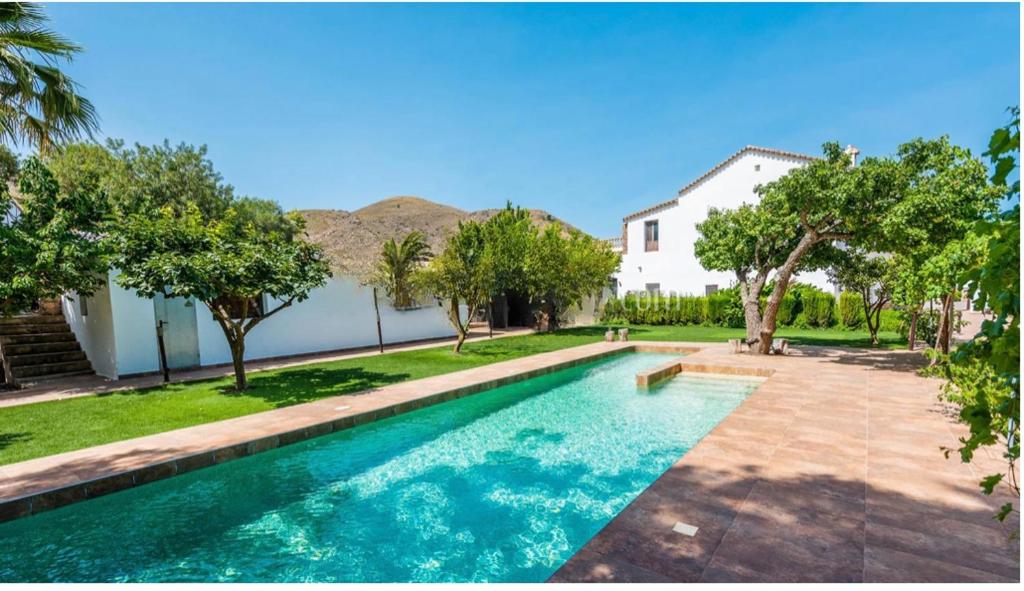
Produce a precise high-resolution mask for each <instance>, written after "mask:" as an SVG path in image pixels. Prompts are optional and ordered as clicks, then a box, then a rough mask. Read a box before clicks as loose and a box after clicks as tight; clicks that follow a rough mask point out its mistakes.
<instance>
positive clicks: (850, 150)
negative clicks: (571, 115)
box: [846, 144, 860, 166]
mask: <svg viewBox="0 0 1024 591" xmlns="http://www.w3.org/2000/svg"><path fill="white" fill-rule="evenodd" d="M846 153H847V154H849V155H850V165H851V166H857V155H858V154H860V150H858V149H857V146H854V145H853V144H850V145H848V146H846Z"/></svg>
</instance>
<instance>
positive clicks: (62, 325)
mask: <svg viewBox="0 0 1024 591" xmlns="http://www.w3.org/2000/svg"><path fill="white" fill-rule="evenodd" d="M52 332H71V327H70V326H68V323H67V322H35V323H29V324H0V336H10V335H18V334H39V333H52Z"/></svg>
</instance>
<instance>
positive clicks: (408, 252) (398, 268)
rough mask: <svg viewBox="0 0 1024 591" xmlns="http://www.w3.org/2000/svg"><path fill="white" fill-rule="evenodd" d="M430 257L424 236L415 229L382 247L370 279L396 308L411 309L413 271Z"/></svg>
mask: <svg viewBox="0 0 1024 591" xmlns="http://www.w3.org/2000/svg"><path fill="white" fill-rule="evenodd" d="M430 256H431V253H430V247H429V246H428V245H427V241H426V237H425V236H424V235H423V233H422V232H420V231H418V230H413V231H412V232H410V233H409V234H408V235H407V236H406V237H405V238H404V239H402V242H400V243H399V242H395V239H394V238H392V239H390V240H388V241H387V242H385V243H384V244H383V245H382V246H381V249H380V259H378V261H377V268H376V271H375V273H374V280H373V282H374V284H376V285H378V286H380V287H382V288H383V289H384V292H385V293H387V295H388V297H389V298H391V302H392V304H394V306H395V307H396V308H398V309H402V308H411V307H412V306H413V305H414V304H415V289H414V285H413V283H414V282H413V274H414V272H415V271H416V269H418V268H419V266H420V264H421V263H423V262H424V261H426V260H427V259H428V258H430Z"/></svg>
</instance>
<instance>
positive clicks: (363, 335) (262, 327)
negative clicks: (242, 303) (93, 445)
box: [196, 276, 465, 365]
mask: <svg viewBox="0 0 1024 591" xmlns="http://www.w3.org/2000/svg"><path fill="white" fill-rule="evenodd" d="M426 303H427V304H428V305H426V306H425V307H423V308H420V309H417V310H406V311H398V310H395V309H394V308H392V307H391V303H390V302H389V301H388V299H387V298H386V297H385V296H384V295H383V294H380V296H379V304H380V320H381V332H382V333H383V335H384V342H385V343H398V342H403V341H415V340H421V339H431V338H441V337H450V336H454V335H455V330H454V329H453V328H452V327H451V324H449V322H448V319H447V316H445V313H444V310H443V309H442V308H441V307H440V306H438V305H437V303H436V301H435V300H434V299H432V298H430V299H428V300H427V302H426ZM274 305H275V304H271V305H270V307H271V308H272V307H274ZM463 313H465V312H463ZM196 322H197V324H198V329H199V362H200V363H201V364H202V365H214V364H219V363H231V350H230V349H229V348H228V343H227V340H226V339H225V338H224V331H223V330H221V328H220V325H218V324H217V321H216V320H214V319H213V314H212V313H211V312H210V311H209V309H208V308H206V307H205V306H202V305H200V306H197V307H196ZM376 344H377V319H376V316H375V315H374V311H373V291H372V289H371V288H369V287H363V286H360V285H359V284H358V282H357V281H355V280H354V279H352V278H351V277H344V276H343V277H335V278H333V279H331V280H330V281H328V283H327V285H326V286H324V287H322V288H320V289H317V290H314V291H313V292H311V293H310V296H309V299H307V300H306V301H304V302H301V303H296V304H293V305H292V306H291V307H290V308H287V309H285V310H282V311H281V312H279V313H278V314H275V315H274V316H272V317H271V318H268V319H267V320H264V321H263V322H261V323H260V324H259V325H257V326H256V328H254V329H253V330H252V332H250V333H249V335H248V336H247V337H246V344H245V358H246V359H260V358H264V357H278V356H282V355H296V354H301V353H314V352H317V351H331V350H336V349H348V348H353V347H366V346H373V345H376Z"/></svg>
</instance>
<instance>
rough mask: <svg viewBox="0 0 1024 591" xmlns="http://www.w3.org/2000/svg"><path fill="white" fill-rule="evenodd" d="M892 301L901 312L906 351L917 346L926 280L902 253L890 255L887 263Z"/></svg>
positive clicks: (926, 288)
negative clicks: (903, 320) (903, 321)
mask: <svg viewBox="0 0 1024 591" xmlns="http://www.w3.org/2000/svg"><path fill="white" fill-rule="evenodd" d="M889 265H890V269H891V273H890V281H891V285H892V301H893V304H895V305H896V306H897V307H899V308H900V309H901V310H902V314H903V317H904V319H905V321H906V323H907V324H906V327H907V349H908V350H910V351H913V350H914V347H915V346H916V344H917V335H918V323H919V322H920V318H921V310H922V309H923V308H924V304H925V302H926V301H927V300H928V280H927V278H926V277H925V276H924V274H923V272H922V269H921V268H920V267H919V266H918V263H916V262H915V261H914V257H912V256H908V255H907V254H904V253H896V254H894V255H892V258H891V259H890V261H889Z"/></svg>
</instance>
